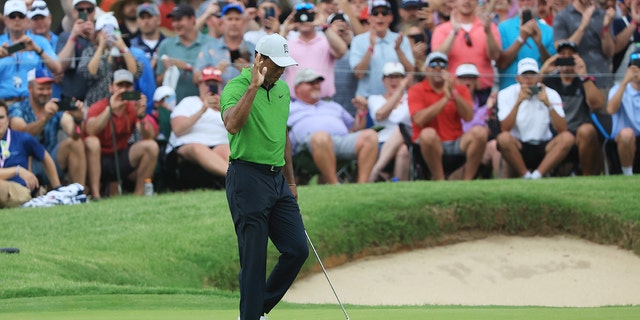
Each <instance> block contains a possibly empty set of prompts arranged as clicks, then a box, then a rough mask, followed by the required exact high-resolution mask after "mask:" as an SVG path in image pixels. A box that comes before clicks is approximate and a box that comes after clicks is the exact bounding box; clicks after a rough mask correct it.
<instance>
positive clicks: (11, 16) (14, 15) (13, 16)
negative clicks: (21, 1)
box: [9, 12, 26, 20]
mask: <svg viewBox="0 0 640 320" xmlns="http://www.w3.org/2000/svg"><path fill="white" fill-rule="evenodd" d="M25 17H26V16H25V15H24V14H22V13H20V12H12V13H11V14H9V19H11V20H14V19H16V18H18V19H24V18H25Z"/></svg>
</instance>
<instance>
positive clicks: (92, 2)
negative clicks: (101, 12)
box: [73, 0, 97, 7]
mask: <svg viewBox="0 0 640 320" xmlns="http://www.w3.org/2000/svg"><path fill="white" fill-rule="evenodd" d="M80 2H88V3H91V4H92V5H94V6H97V4H96V0H73V6H74V7H75V6H76V4H78V3H80Z"/></svg>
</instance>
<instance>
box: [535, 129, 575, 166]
mask: <svg viewBox="0 0 640 320" xmlns="http://www.w3.org/2000/svg"><path fill="white" fill-rule="evenodd" d="M575 141H576V139H575V138H574V137H573V134H571V132H569V131H565V132H562V133H560V134H559V135H557V136H556V137H555V138H553V139H551V141H549V143H547V147H546V148H545V155H544V158H543V159H542V162H540V165H538V172H540V174H542V175H543V176H544V175H545V174H547V173H548V172H549V171H551V170H552V169H553V168H555V167H557V166H558V165H559V164H560V163H561V162H562V160H564V158H566V157H567V154H569V151H571V147H573V144H574V143H575Z"/></svg>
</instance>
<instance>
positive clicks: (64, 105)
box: [56, 99, 78, 111]
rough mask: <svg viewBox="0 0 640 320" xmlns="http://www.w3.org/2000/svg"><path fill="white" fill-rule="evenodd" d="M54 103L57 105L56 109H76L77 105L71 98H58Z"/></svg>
mask: <svg viewBox="0 0 640 320" xmlns="http://www.w3.org/2000/svg"><path fill="white" fill-rule="evenodd" d="M56 104H57V105H58V111H71V110H76V109H78V107H76V102H75V101H74V100H71V99H62V100H58V101H56Z"/></svg>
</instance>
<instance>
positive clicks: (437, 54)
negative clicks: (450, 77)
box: [425, 51, 449, 65]
mask: <svg viewBox="0 0 640 320" xmlns="http://www.w3.org/2000/svg"><path fill="white" fill-rule="evenodd" d="M436 60H441V61H444V62H446V63H449V58H447V55H446V54H444V53H442V52H438V51H434V52H431V53H429V55H428V56H427V61H426V63H425V64H426V65H429V64H430V63H431V62H433V61H436Z"/></svg>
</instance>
